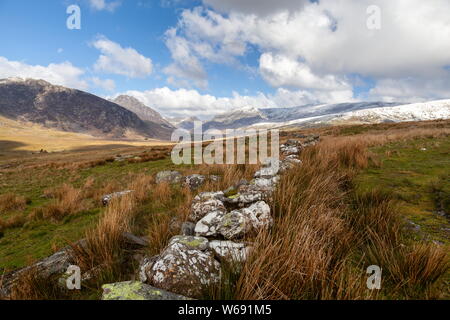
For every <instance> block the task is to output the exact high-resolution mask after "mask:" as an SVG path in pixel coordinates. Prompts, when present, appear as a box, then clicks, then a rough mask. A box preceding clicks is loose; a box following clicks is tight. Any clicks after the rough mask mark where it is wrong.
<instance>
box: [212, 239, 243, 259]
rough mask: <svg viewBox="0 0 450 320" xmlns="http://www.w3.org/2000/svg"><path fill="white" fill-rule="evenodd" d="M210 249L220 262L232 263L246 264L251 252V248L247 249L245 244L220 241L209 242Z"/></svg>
mask: <svg viewBox="0 0 450 320" xmlns="http://www.w3.org/2000/svg"><path fill="white" fill-rule="evenodd" d="M209 247H210V248H211V250H212V251H213V252H214V253H215V254H216V256H218V257H219V259H220V260H222V259H224V260H226V261H228V262H232V263H233V262H238V263H242V262H245V260H247V257H248V256H249V254H250V250H251V247H247V246H246V245H245V244H244V243H236V242H232V241H219V240H214V241H211V242H209Z"/></svg>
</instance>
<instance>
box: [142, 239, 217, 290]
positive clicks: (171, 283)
mask: <svg viewBox="0 0 450 320" xmlns="http://www.w3.org/2000/svg"><path fill="white" fill-rule="evenodd" d="M146 276H147V279H148V281H149V282H150V283H152V284H153V285H155V286H157V287H159V288H162V289H164V290H167V291H171V292H175V293H178V294H181V295H184V296H188V297H192V298H201V297H202V296H203V295H204V290H205V288H206V287H207V286H209V285H212V284H216V283H219V282H220V264H219V262H218V261H216V260H215V259H214V255H213V253H212V252H211V251H209V250H208V240H207V239H205V238H200V237H182V236H178V237H174V238H172V239H171V241H170V243H169V245H168V246H167V247H166V248H165V249H164V250H163V252H162V253H161V255H160V256H159V258H158V259H157V260H156V261H155V263H154V264H153V266H152V268H151V270H150V272H148V273H147V275H146Z"/></svg>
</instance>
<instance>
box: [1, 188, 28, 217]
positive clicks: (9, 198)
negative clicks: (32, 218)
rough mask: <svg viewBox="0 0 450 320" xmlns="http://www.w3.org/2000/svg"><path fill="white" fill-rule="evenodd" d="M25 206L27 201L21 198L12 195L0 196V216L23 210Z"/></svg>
mask: <svg viewBox="0 0 450 320" xmlns="http://www.w3.org/2000/svg"><path fill="white" fill-rule="evenodd" d="M26 205H27V200H26V198H25V197H23V196H19V195H16V194H14V193H6V194H2V195H0V214H2V213H7V212H11V211H14V210H23V209H25V206H26Z"/></svg>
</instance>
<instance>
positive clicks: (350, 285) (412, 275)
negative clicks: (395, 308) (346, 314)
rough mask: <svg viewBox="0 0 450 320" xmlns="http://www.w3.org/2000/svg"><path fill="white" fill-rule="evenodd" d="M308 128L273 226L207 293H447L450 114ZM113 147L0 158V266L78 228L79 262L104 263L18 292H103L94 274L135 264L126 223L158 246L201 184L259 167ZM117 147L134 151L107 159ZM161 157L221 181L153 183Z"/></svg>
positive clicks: (106, 276) (223, 184) (61, 241)
mask: <svg viewBox="0 0 450 320" xmlns="http://www.w3.org/2000/svg"><path fill="white" fill-rule="evenodd" d="M295 132H296V130H292V131H289V132H287V133H286V135H283V139H288V138H290V137H291V136H292V135H293V134H294V133H295ZM302 132H303V131H302ZM308 132H310V133H313V132H314V133H319V134H321V136H322V141H321V143H319V144H318V145H317V146H316V147H313V148H310V149H307V150H306V151H304V152H303V153H302V154H301V159H302V161H303V165H302V166H301V167H297V168H295V169H292V170H291V171H289V172H288V173H287V174H285V175H283V177H282V179H281V181H280V185H279V187H278V188H277V191H276V192H275V194H274V196H273V199H272V202H271V206H272V214H273V216H274V219H275V224H274V227H273V228H272V229H270V230H267V231H262V232H261V233H259V234H258V235H254V236H253V237H252V238H249V239H246V240H248V241H251V242H253V244H254V250H253V253H252V255H251V256H250V257H249V259H248V261H247V262H246V263H245V264H244V265H243V266H242V269H241V270H242V271H241V272H236V270H237V268H233V267H232V266H231V268H229V266H228V267H227V268H226V269H224V270H223V276H224V281H223V282H222V283H223V284H222V285H221V286H220V287H219V288H214V290H211V293H210V294H208V295H207V296H206V297H205V298H213V299H229V298H232V299H417V298H419V299H448V298H449V293H448V270H449V269H448V268H449V257H448V245H449V243H448V237H449V227H450V226H449V221H448V218H446V217H444V215H445V213H447V214H448V213H449V211H448V206H449V202H448V201H449V200H448V199H449V186H450V183H449V176H448V172H450V170H449V169H450V163H449V156H448V152H449V150H450V121H437V122H423V123H403V124H381V125H370V126H347V127H331V128H322V129H311V130H308ZM118 150H119V149H113V150H108V149H107V148H102V149H101V150H84V151H83V152H73V153H66V154H59V153H55V154H48V155H34V156H33V157H31V156H30V157H29V158H26V159H23V158H18V159H10V158H8V159H7V161H6V160H3V161H2V159H1V158H0V164H1V165H2V169H1V170H0V174H1V175H0V194H1V197H0V232H1V233H0V257H1V259H0V268H3V269H5V270H9V269H12V268H17V267H22V266H25V265H27V264H29V263H30V262H31V261H33V260H36V259H39V258H42V257H45V256H47V255H49V254H51V253H52V252H54V251H55V250H57V249H58V248H61V247H63V246H65V245H67V244H68V243H70V242H74V241H76V240H79V239H81V238H85V239H86V240H87V242H88V244H89V245H88V249H83V248H80V247H75V258H76V260H77V264H78V265H79V266H81V267H82V269H83V270H91V269H93V268H96V267H99V266H101V269H102V272H101V273H100V274H98V275H97V276H96V277H95V279H93V281H91V282H89V284H88V287H87V288H84V291H82V293H81V294H80V293H77V294H73V295H71V296H67V293H61V292H59V291H58V290H57V289H55V288H54V287H52V286H50V287H49V285H48V284H49V283H51V282H49V281H46V282H45V283H46V285H43V283H44V282H42V281H41V280H42V279H36V277H32V276H29V277H28V278H27V277H24V280H23V283H22V286H21V289H20V290H18V291H17V292H15V293H14V296H13V297H14V298H24V297H25V298H35V299H42V298H45V299H55V298H75V299H79V298H83V299H88V298H98V297H99V294H100V290H99V288H100V287H101V284H103V283H108V282H115V281H120V280H129V279H130V275H131V274H133V273H135V269H136V265H135V264H133V262H132V261H130V263H127V264H124V263H123V261H124V259H123V257H124V255H126V254H127V253H126V249H125V248H124V247H123V243H121V241H120V234H121V233H122V232H123V231H131V232H134V233H136V234H138V235H146V236H147V237H148V239H149V241H150V246H149V248H148V249H147V251H148V252H147V253H148V254H149V255H154V254H157V253H158V252H159V251H160V250H161V249H162V248H163V247H164V246H165V245H166V244H167V241H168V240H169V239H170V237H171V236H173V235H175V234H176V233H177V232H178V229H177V225H178V226H179V223H180V222H182V221H184V219H186V215H187V213H188V212H189V207H190V203H191V200H192V198H193V197H194V196H195V194H196V193H197V192H201V191H210V190H224V189H225V188H227V187H228V186H230V185H231V184H233V183H235V182H237V181H239V180H240V179H242V178H247V179H250V178H251V177H252V174H253V172H254V171H255V169H256V167H255V166H217V165H216V166H206V165H201V166H183V167H175V166H174V165H173V164H172V163H171V162H170V159H169V158H168V157H167V152H168V150H169V149H168V148H167V147H161V148H158V147H154V148H153V149H150V148H142V147H139V148H138V147H127V148H125V147H123V146H122V147H121V149H120V151H118ZM119 152H120V153H121V154H132V155H134V156H137V157H134V158H130V159H128V160H126V161H122V162H114V161H112V158H111V157H113V156H114V155H115V154H117V153H119ZM143 152H145V153H143ZM168 169H176V170H179V171H181V172H183V173H185V174H188V173H201V174H215V175H219V176H222V180H221V181H220V182H215V183H212V182H210V183H207V184H206V185H204V186H203V187H202V188H201V189H200V190H198V191H197V192H191V191H190V190H188V189H186V188H182V187H181V186H176V185H175V186H169V185H167V184H156V183H155V181H154V174H155V173H156V172H158V171H161V170H168ZM124 189H132V190H135V193H134V194H133V196H130V197H126V198H123V199H122V200H120V201H117V202H115V203H113V205H111V206H109V207H108V208H103V207H102V205H101V202H100V198H101V196H102V195H104V194H106V193H110V192H113V191H120V190H124ZM417 226H419V227H418V228H417ZM412 227H413V228H412ZM127 261H128V260H127ZM373 264H376V265H379V266H381V267H382V268H383V284H382V289H381V290H380V291H370V290H367V287H366V279H367V275H366V268H367V266H369V265H373Z"/></svg>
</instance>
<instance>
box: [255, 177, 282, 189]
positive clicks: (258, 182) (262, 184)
mask: <svg viewBox="0 0 450 320" xmlns="http://www.w3.org/2000/svg"><path fill="white" fill-rule="evenodd" d="M279 181H280V177H279V176H275V177H273V178H270V179H264V178H259V179H254V180H252V182H251V183H252V184H253V185H255V186H256V187H258V188H261V189H267V190H269V189H271V190H273V189H275V185H276V184H277V183H278V182H279Z"/></svg>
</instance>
